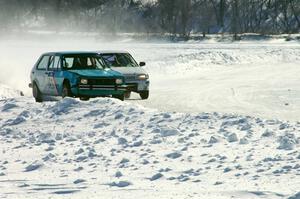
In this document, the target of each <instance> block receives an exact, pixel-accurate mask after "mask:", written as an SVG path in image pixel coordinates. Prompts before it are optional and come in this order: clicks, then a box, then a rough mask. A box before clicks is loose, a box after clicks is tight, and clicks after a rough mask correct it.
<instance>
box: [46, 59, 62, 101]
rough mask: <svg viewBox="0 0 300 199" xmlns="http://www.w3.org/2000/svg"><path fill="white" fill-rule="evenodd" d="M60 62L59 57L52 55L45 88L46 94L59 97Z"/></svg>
mask: <svg viewBox="0 0 300 199" xmlns="http://www.w3.org/2000/svg"><path fill="white" fill-rule="evenodd" d="M60 65H61V61H60V56H57V55H52V56H51V57H50V61H49V66H48V73H47V75H48V77H47V88H48V91H47V92H48V94H49V95H53V96H58V95H59V83H60V82H61V67H60Z"/></svg>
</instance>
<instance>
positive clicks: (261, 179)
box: [0, 98, 300, 199]
mask: <svg viewBox="0 0 300 199" xmlns="http://www.w3.org/2000/svg"><path fill="white" fill-rule="evenodd" d="M0 112H1V120H0V145H1V160H0V175H1V176H0V187H1V191H0V193H1V195H2V196H3V197H4V198H18V197H21V198H44V197H45V196H47V197H51V198H60V197H62V196H61V194H64V195H66V196H65V197H67V196H68V197H69V198H99V197H100V196H101V197H103V198H157V197H159V198H232V197H235V198H270V199H274V198H287V197H288V196H289V195H293V194H295V193H297V192H298V191H299V185H300V176H299V174H300V153H299V146H300V145H299V141H300V138H299V131H300V124H299V123H289V122H281V121H278V120H264V119H259V118H252V117H245V116H238V115H233V114H232V115H222V114H218V113H199V114H187V113H169V112H159V111H155V110H153V109H147V108H143V107H141V106H137V105H132V104H131V103H128V102H125V103H124V102H120V101H118V100H114V99H95V100H92V101H90V102H80V101H79V100H76V99H71V98H69V99H64V100H62V101H59V102H46V103H43V104H38V103H35V102H34V101H33V99H31V98H14V99H6V100H2V101H0ZM71 193H73V194H71Z"/></svg>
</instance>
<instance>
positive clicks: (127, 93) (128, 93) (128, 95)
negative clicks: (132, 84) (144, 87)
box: [125, 91, 131, 99]
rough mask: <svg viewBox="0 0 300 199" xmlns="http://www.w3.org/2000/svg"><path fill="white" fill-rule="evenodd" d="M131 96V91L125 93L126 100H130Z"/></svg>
mask: <svg viewBox="0 0 300 199" xmlns="http://www.w3.org/2000/svg"><path fill="white" fill-rule="evenodd" d="M130 95H131V92H130V91H126V92H125V98H126V99H129V98H130Z"/></svg>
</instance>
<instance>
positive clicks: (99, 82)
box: [88, 79, 116, 85]
mask: <svg viewBox="0 0 300 199" xmlns="http://www.w3.org/2000/svg"><path fill="white" fill-rule="evenodd" d="M115 83H116V80H115V79H88V84H89V85H115Z"/></svg>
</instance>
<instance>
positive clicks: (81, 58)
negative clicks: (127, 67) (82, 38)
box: [62, 55, 106, 70]
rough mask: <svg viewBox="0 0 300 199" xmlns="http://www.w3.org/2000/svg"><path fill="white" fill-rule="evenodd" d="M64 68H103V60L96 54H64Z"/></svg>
mask: <svg viewBox="0 0 300 199" xmlns="http://www.w3.org/2000/svg"><path fill="white" fill-rule="evenodd" d="M62 61H63V68H64V69H66V70H87V69H104V68H105V67H106V64H105V62H104V61H103V60H102V58H101V57H100V56H97V55H65V56H63V58H62Z"/></svg>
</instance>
